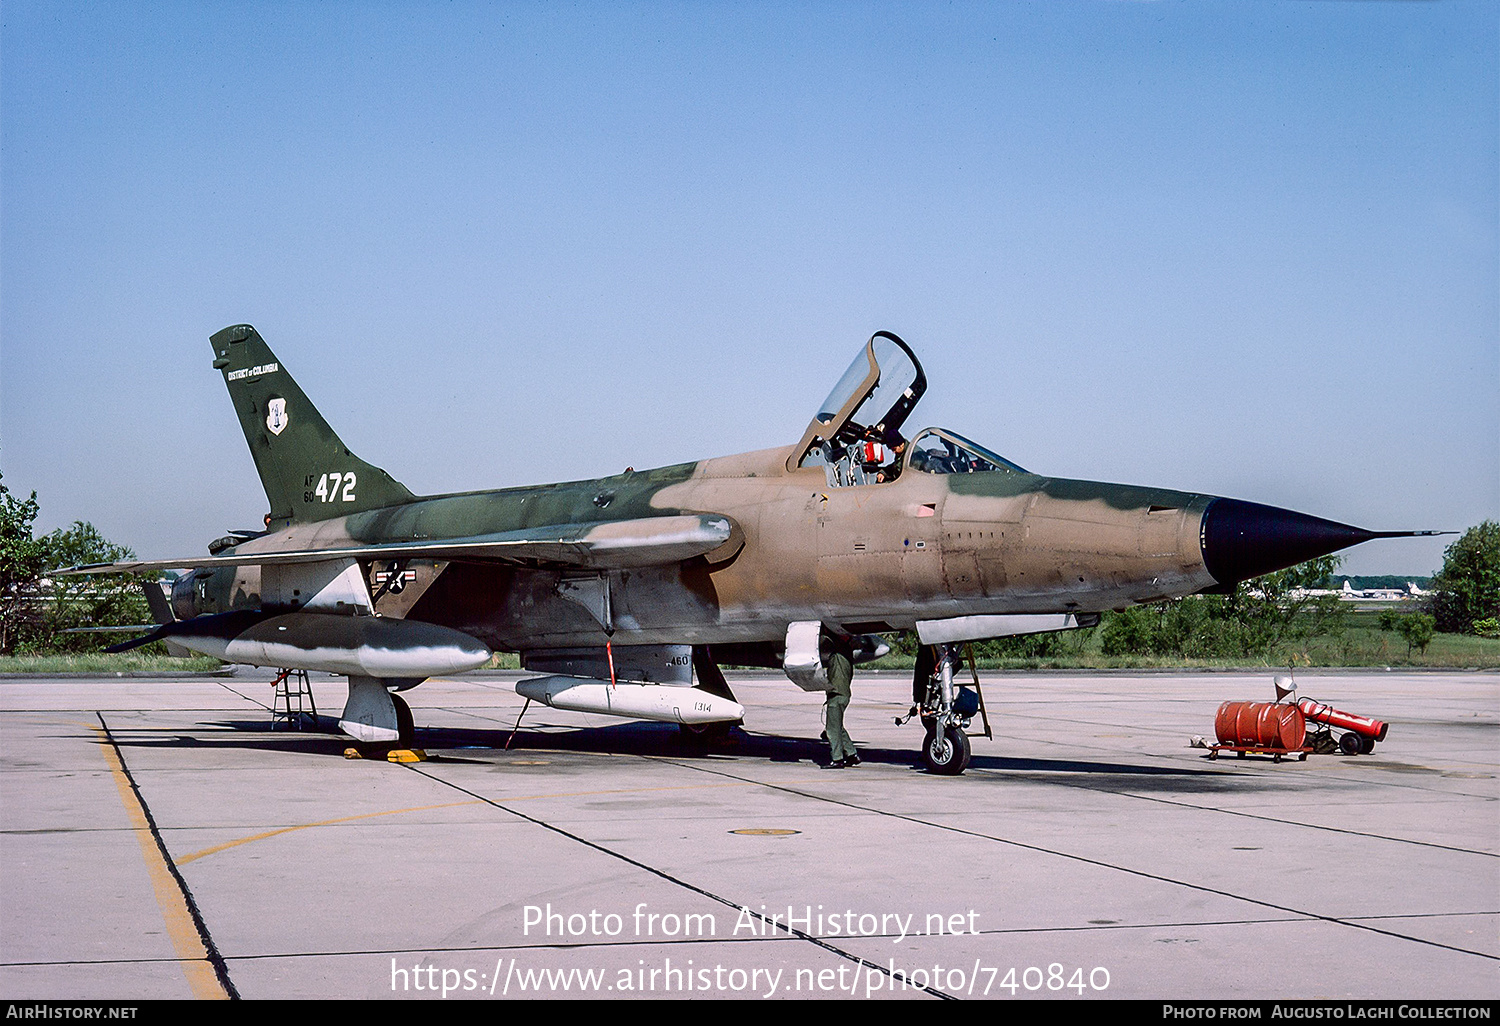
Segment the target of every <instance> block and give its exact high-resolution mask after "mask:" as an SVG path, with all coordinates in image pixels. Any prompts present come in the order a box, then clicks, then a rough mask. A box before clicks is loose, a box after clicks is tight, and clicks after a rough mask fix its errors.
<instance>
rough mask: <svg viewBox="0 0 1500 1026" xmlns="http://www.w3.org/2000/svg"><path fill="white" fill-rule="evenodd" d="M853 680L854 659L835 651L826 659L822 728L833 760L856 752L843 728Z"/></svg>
mask: <svg viewBox="0 0 1500 1026" xmlns="http://www.w3.org/2000/svg"><path fill="white" fill-rule="evenodd" d="M853 682H854V661H853V660H852V659H851V658H850V657H849V656H848V655H846V654H845V653H843V652H835V653H834V654H833V657H832V658H831V659H830V660H829V661H828V697H827V698H825V699H824V701H823V728H824V730H825V731H826V732H827V734H828V748H829V754H830V757H831V758H832V759H833V761H834V762H838V761H839V760H841V759H847V758H849V757H850V756H851V755H854V754H856V753H855V751H854V742H853V741H852V740H851V739H850V737H849V733H848V731H846V730H844V710H845V709H847V708H849V697H850V693H851V685H852V684H853Z"/></svg>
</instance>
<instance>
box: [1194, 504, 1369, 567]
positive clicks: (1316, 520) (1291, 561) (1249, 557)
mask: <svg viewBox="0 0 1500 1026" xmlns="http://www.w3.org/2000/svg"><path fill="white" fill-rule="evenodd" d="M1375 537H1379V535H1378V534H1377V533H1376V532H1374V531H1366V530H1365V529H1364V528H1362V527H1350V526H1349V525H1348V524H1339V523H1335V522H1334V521H1332V520H1324V519H1322V518H1321V517H1312V516H1308V515H1307V514H1306V513H1297V512H1295V511H1293V510H1289V509H1280V508H1278V507H1276V506H1263V505H1261V504H1260V503H1258V502H1243V501H1241V500H1239V499H1215V500H1214V501H1213V502H1211V503H1209V505H1208V508H1207V509H1206V510H1204V511H1203V527H1202V529H1201V534H1200V535H1199V544H1200V545H1201V546H1202V549H1203V565H1204V566H1205V567H1206V568H1207V569H1208V572H1209V573H1210V574H1212V575H1213V577H1214V580H1216V581H1218V582H1219V583H1220V584H1223V585H1232V584H1237V583H1238V582H1240V581H1246V580H1249V579H1250V578H1252V577H1259V576H1260V575H1261V574H1268V573H1271V572H1272V571H1273V570H1282V569H1285V568H1286V567H1289V566H1296V565H1297V564H1298V563H1301V562H1304V561H1306V560H1309V559H1316V558H1317V557H1319V556H1326V555H1328V554H1329V553H1330V552H1337V551H1338V550H1339V549H1345V548H1348V547H1349V546H1350V545H1358V544H1359V543H1360V542H1362V541H1368V540H1369V539H1371V538H1375Z"/></svg>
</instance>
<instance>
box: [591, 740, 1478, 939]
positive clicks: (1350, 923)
mask: <svg viewBox="0 0 1500 1026" xmlns="http://www.w3.org/2000/svg"><path fill="white" fill-rule="evenodd" d="M644 758H648V759H652V760H653V761H659V762H665V763H670V764H672V765H675V766H685V767H687V768H689V769H695V770H698V771H699V772H703V773H715V774H719V775H721V776H727V777H733V778H734V779H737V780H740V779H744V778H743V777H735V776H734V774H732V773H729V772H727V771H725V770H723V769H719V768H717V767H715V766H698V765H694V764H691V763H685V762H682V761H679V760H676V759H670V758H665V757H660V756H644ZM763 786H765V787H772V788H775V789H776V790H778V791H784V792H786V793H787V794H794V795H798V796H800V797H803V798H807V799H809V800H811V801H819V802H827V803H829V804H831V805H841V806H843V807H844V808H848V809H855V810H858V811H860V812H868V813H872V814H874V815H877V816H889V817H891V818H892V819H900V820H904V821H906V822H908V823H916V824H918V825H920V826H929V827H933V828H935V829H938V830H946V831H948V832H950V833H955V834H963V835H965V836H968V837H975V838H979V839H980V840H986V841H994V842H996V843H998V844H1008V845H1011V846H1012V847H1016V848H1021V849H1024V850H1026V851H1034V852H1038V853H1040V854H1043V855H1052V856H1055V857H1057V858H1064V859H1071V860H1072V861H1075V862H1082V863H1084V864H1085V865H1089V866H1097V867H1099V868H1101V869H1109V870H1113V871H1115V872H1117V873H1128V874H1130V875H1131V876H1139V877H1142V878H1143V879H1147V880H1155V881H1157V882H1159V883H1166V884H1171V885H1173V886H1176V887H1186V888H1188V889H1190V890H1196V891H1203V892H1204V893H1207V894H1217V895H1219V896H1220V897H1224V898H1231V899H1233V900H1236V901H1245V902H1249V903H1250V904H1252V905H1260V906H1261V907H1263V908H1269V909H1274V910H1276V911H1278V912H1286V913H1289V914H1291V915H1295V916H1302V917H1305V918H1307V919H1317V920H1321V921H1323V922H1325V923H1333V924H1335V925H1338V926H1347V927H1350V928H1352V929H1356V930H1367V931H1369V932H1370V933H1376V934H1380V935H1382V936H1386V937H1393V938H1395V939H1397V940H1404V941H1410V942H1412V943H1414V944H1426V945H1430V946H1431V947H1435V948H1442V949H1443V950H1445V951H1454V952H1457V953H1459V954H1463V955H1473V956H1475V957H1476V958H1485V959H1489V960H1490V961H1492V962H1500V955H1492V954H1489V953H1488V952H1484V951H1474V950H1472V949H1469V948H1461V947H1458V946H1457V945H1453V944H1443V943H1441V942H1439V941H1434V940H1428V939H1426V938H1424V937H1412V936H1409V935H1407V934H1403V933H1396V932H1395V931H1393V930H1381V929H1378V928H1376V927H1374V926H1370V925H1368V924H1367V923H1365V922H1359V921H1356V920H1354V919H1340V918H1338V917H1337V916H1325V915H1320V914H1319V913H1317V912H1309V911H1307V910H1305V909H1298V908H1292V907H1290V906H1288V905H1277V904H1276V903H1275V902H1270V901H1265V900H1264V899H1261V898H1251V897H1247V896H1246V895H1243V894H1235V893H1233V892H1231V891H1226V890H1222V889H1220V888H1217V887H1209V886H1207V885H1206V884H1197V883H1192V882H1190V881H1187V880H1174V879H1173V878H1172V877H1169V876H1162V875H1160V874H1158V873H1148V872H1146V871H1145V870H1143V869H1131V868H1130V867H1128V866H1117V865H1114V864H1113V863H1109V862H1104V861H1102V860H1100V859H1091V858H1089V857H1088V856H1086V855H1075V854H1072V853H1071V852H1065V851H1057V850H1055V849H1052V848H1044V847H1042V846H1041V845H1036V844H1027V843H1026V842H1024V841H1014V840H1011V839H1010V838H1007V837H996V836H995V835H993V834H986V833H981V832H980V831H977V830H968V829H966V828H964V827H959V826H953V825H951V824H947V823H934V822H931V821H930V820H925V819H920V818H918V817H916V816H910V815H907V814H905V813H900V812H888V811H886V810H884V809H875V808H870V807H869V806H865V805H860V804H858V803H856V802H851V801H845V800H842V799H839V798H832V797H829V796H827V795H819V794H808V793H807V792H804V791H798V790H796V789H795V788H792V787H787V786H785V785H780V784H770V783H764V784H763ZM585 843H587V842H585Z"/></svg>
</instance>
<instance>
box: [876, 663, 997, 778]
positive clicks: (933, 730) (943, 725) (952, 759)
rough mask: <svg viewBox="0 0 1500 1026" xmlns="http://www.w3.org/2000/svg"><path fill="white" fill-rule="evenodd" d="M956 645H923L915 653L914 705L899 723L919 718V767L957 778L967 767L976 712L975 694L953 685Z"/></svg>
mask: <svg viewBox="0 0 1500 1026" xmlns="http://www.w3.org/2000/svg"><path fill="white" fill-rule="evenodd" d="M958 661H959V655H958V646H956V645H949V644H945V645H936V646H932V647H927V646H924V647H923V648H922V649H920V650H919V651H918V654H917V666H916V673H915V676H914V678H913V680H912V700H913V705H912V707H911V710H910V711H909V712H907V714H906V716H904V717H901V718H898V719H897V720H896V722H897V723H898V724H901V723H905V722H906V721H907V720H909V719H911V718H912V717H913V716H917V715H920V716H921V717H922V726H923V727H924V728H925V729H926V734H925V736H924V737H923V739H922V765H923V766H924V767H925V768H926V770H927V771H928V772H929V773H938V774H941V775H943V776H958V774H960V773H962V772H963V771H964V770H965V769H966V768H967V767H968V765H969V754H970V753H969V735H968V734H967V733H965V730H966V728H967V727H968V726H969V720H970V719H972V718H973V716H974V714H975V713H976V712H978V711H979V704H978V696H977V695H976V693H975V692H972V691H968V690H965V689H963V688H959V689H956V690H955V688H954V686H953V671H954V669H955V668H956V667H957V666H958Z"/></svg>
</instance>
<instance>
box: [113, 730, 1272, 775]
mask: <svg viewBox="0 0 1500 1026" xmlns="http://www.w3.org/2000/svg"><path fill="white" fill-rule="evenodd" d="M202 726H203V727H206V728H210V729H212V730H213V731H215V733H214V734H213V735H212V736H211V737H197V736H194V735H191V734H175V735H173V736H172V737H170V738H168V737H160V736H158V737H152V738H149V739H147V738H132V737H131V736H130V733H131V732H130V731H117V732H116V735H115V741H116V743H117V744H118V745H119V746H120V747H121V748H123V749H126V750H129V749H131V748H193V747H205V748H207V747H221V746H229V747H234V748H240V749H248V750H262V751H267V752H289V751H297V752H301V753H305V754H315V755H327V756H338V757H342V756H343V753H344V751H345V750H346V749H347V748H349V747H351V746H352V745H353V744H354V742H353V741H351V740H350V739H348V738H346V737H343V736H342V735H339V734H338V733H336V731H337V725H336V721H335V720H334V719H333V718H332V717H326V716H325V717H320V718H319V720H318V724H317V728H316V729H313V728H312V727H311V724H309V725H308V726H307V728H305V729H302V730H297V729H294V728H291V727H281V728H278V729H277V730H275V731H271V730H269V729H268V728H269V724H268V723H267V721H266V720H264V719H255V720H220V721H216V722H205V723H203V724H202ZM507 742H509V746H508V748H507ZM981 743H982V742H981ZM383 747H384V748H390V747H393V746H389V745H387V746H383ZM412 747H414V748H420V749H424V750H426V751H427V752H428V753H429V755H430V756H431V757H432V758H434V759H436V760H439V761H441V762H447V763H456V762H466V763H471V764H487V763H488V764H494V760H493V759H492V758H487V757H485V754H484V753H488V754H491V755H507V754H508V755H516V754H519V753H528V752H529V753H541V752H548V753H559V754H561V753H578V754H608V755H641V756H654V757H658V758H672V759H701V760H705V761H720V762H722V761H726V760H734V759H746V760H764V761H767V762H781V763H796V762H807V763H809V764H811V765H812V766H823V765H825V764H826V763H827V761H828V745H827V743H826V742H823V741H821V740H818V739H816V738H800V737H786V736H779V735H772V734H760V733H756V732H753V731H746V730H741V729H735V730H734V731H732V732H731V735H730V738H729V740H728V741H727V742H723V743H702V742H699V741H696V740H695V739H691V738H688V737H685V736H684V735H683V733H682V732H681V731H680V730H679V729H678V728H677V727H676V726H674V725H672V724H663V723H651V722H643V721H630V722H624V723H619V724H611V725H609V726H603V727H571V726H570V727H566V728H561V729H558V728H550V729H548V728H543V729H537V728H536V727H531V728H526V727H523V728H521V729H520V730H518V731H516V733H515V736H514V738H512V737H511V731H510V730H509V729H507V728H494V729H466V728H453V727H429V726H418V727H417V728H416V737H415V741H414V743H413V745H412ZM380 749H381V746H374V747H373V748H372V749H371V750H372V752H374V753H375V754H376V756H377V757H378V756H379V754H380ZM859 754H860V759H861V760H862V761H863V762H865V763H866V764H868V765H871V766H877V765H886V766H899V767H905V768H911V769H914V770H915V769H919V768H920V766H919V758H918V754H917V752H916V751H915V750H913V749H906V748H875V747H861V748H860V750H859ZM969 768H970V769H973V770H992V771H997V772H1001V773H1004V774H1005V776H1006V779H1011V780H1026V781H1028V782H1033V783H1053V784H1056V783H1071V784H1072V785H1074V786H1077V785H1083V786H1106V787H1107V786H1111V785H1115V786H1122V787H1124V786H1128V787H1129V788H1131V789H1132V790H1150V791H1162V792H1200V791H1223V790H1233V791H1244V790H1246V789H1250V790H1256V789H1259V788H1260V787H1261V786H1262V783H1261V782H1260V781H1259V779H1258V778H1259V777H1260V774H1259V773H1255V772H1244V771H1243V768H1242V771H1241V772H1236V771H1235V770H1234V769H1231V768H1228V767H1214V768H1212V769H1210V768H1208V767H1206V766H1205V767H1202V768H1197V767H1171V766H1141V765H1135V764H1131V763H1126V762H1105V761H1095V760H1085V759H1035V758H1014V757H1007V756H1000V755H995V756H990V755H975V756H973V758H972V759H971V761H970V763H969ZM554 769H561V767H554ZM853 772H855V773H858V770H855V771H853ZM1063 775H1076V776H1072V777H1071V779H1069V778H1068V777H1065V776H1063ZM1264 785H1265V786H1271V782H1270V781H1269V780H1267V781H1265V782H1264Z"/></svg>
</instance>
